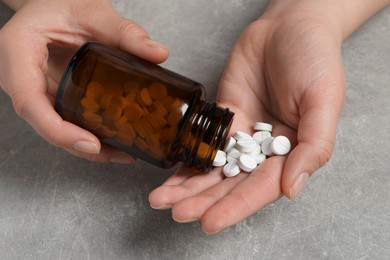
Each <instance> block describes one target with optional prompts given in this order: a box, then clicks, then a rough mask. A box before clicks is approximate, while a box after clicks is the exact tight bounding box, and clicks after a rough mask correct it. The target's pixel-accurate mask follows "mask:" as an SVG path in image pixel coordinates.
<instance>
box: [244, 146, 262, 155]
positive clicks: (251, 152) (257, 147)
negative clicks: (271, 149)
mask: <svg viewBox="0 0 390 260" xmlns="http://www.w3.org/2000/svg"><path fill="white" fill-rule="evenodd" d="M259 153H261V145H259V144H256V147H254V148H253V149H252V150H251V151H249V152H245V154H247V155H257V154H259Z"/></svg>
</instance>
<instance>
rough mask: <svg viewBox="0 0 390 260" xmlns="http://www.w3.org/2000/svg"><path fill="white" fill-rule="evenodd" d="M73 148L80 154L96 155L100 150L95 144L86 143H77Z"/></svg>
mask: <svg viewBox="0 0 390 260" xmlns="http://www.w3.org/2000/svg"><path fill="white" fill-rule="evenodd" d="M73 148H74V149H75V150H76V151H79V152H82V153H90V154H98V153H99V152H100V148H99V147H98V146H97V145H96V144H95V143H93V142H88V141H78V142H76V143H75V144H74V145H73Z"/></svg>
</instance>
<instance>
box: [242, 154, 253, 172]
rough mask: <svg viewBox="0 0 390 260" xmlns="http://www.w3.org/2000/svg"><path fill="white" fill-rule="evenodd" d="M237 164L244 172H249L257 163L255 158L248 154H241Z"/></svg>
mask: <svg viewBox="0 0 390 260" xmlns="http://www.w3.org/2000/svg"><path fill="white" fill-rule="evenodd" d="M237 164H238V166H239V167H240V168H241V170H243V171H246V172H251V171H253V170H254V169H255V168H256V167H257V163H256V161H255V159H253V158H252V157H251V156H250V155H247V154H242V155H241V156H240V159H238V162H237Z"/></svg>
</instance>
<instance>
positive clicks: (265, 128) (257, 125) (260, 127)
mask: <svg viewBox="0 0 390 260" xmlns="http://www.w3.org/2000/svg"><path fill="white" fill-rule="evenodd" d="M253 128H254V129H255V130H257V131H268V132H272V125H270V124H267V123H264V122H256V123H255V126H254V127H253Z"/></svg>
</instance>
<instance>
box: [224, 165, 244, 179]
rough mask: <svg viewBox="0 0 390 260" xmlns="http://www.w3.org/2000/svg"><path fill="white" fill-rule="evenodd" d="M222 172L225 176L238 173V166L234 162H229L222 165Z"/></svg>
mask: <svg viewBox="0 0 390 260" xmlns="http://www.w3.org/2000/svg"><path fill="white" fill-rule="evenodd" d="M223 173H224V174H225V176H226V177H234V176H236V175H237V174H239V173H240V168H239V167H238V165H237V163H236V162H230V163H228V164H226V165H225V166H224V167H223Z"/></svg>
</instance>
